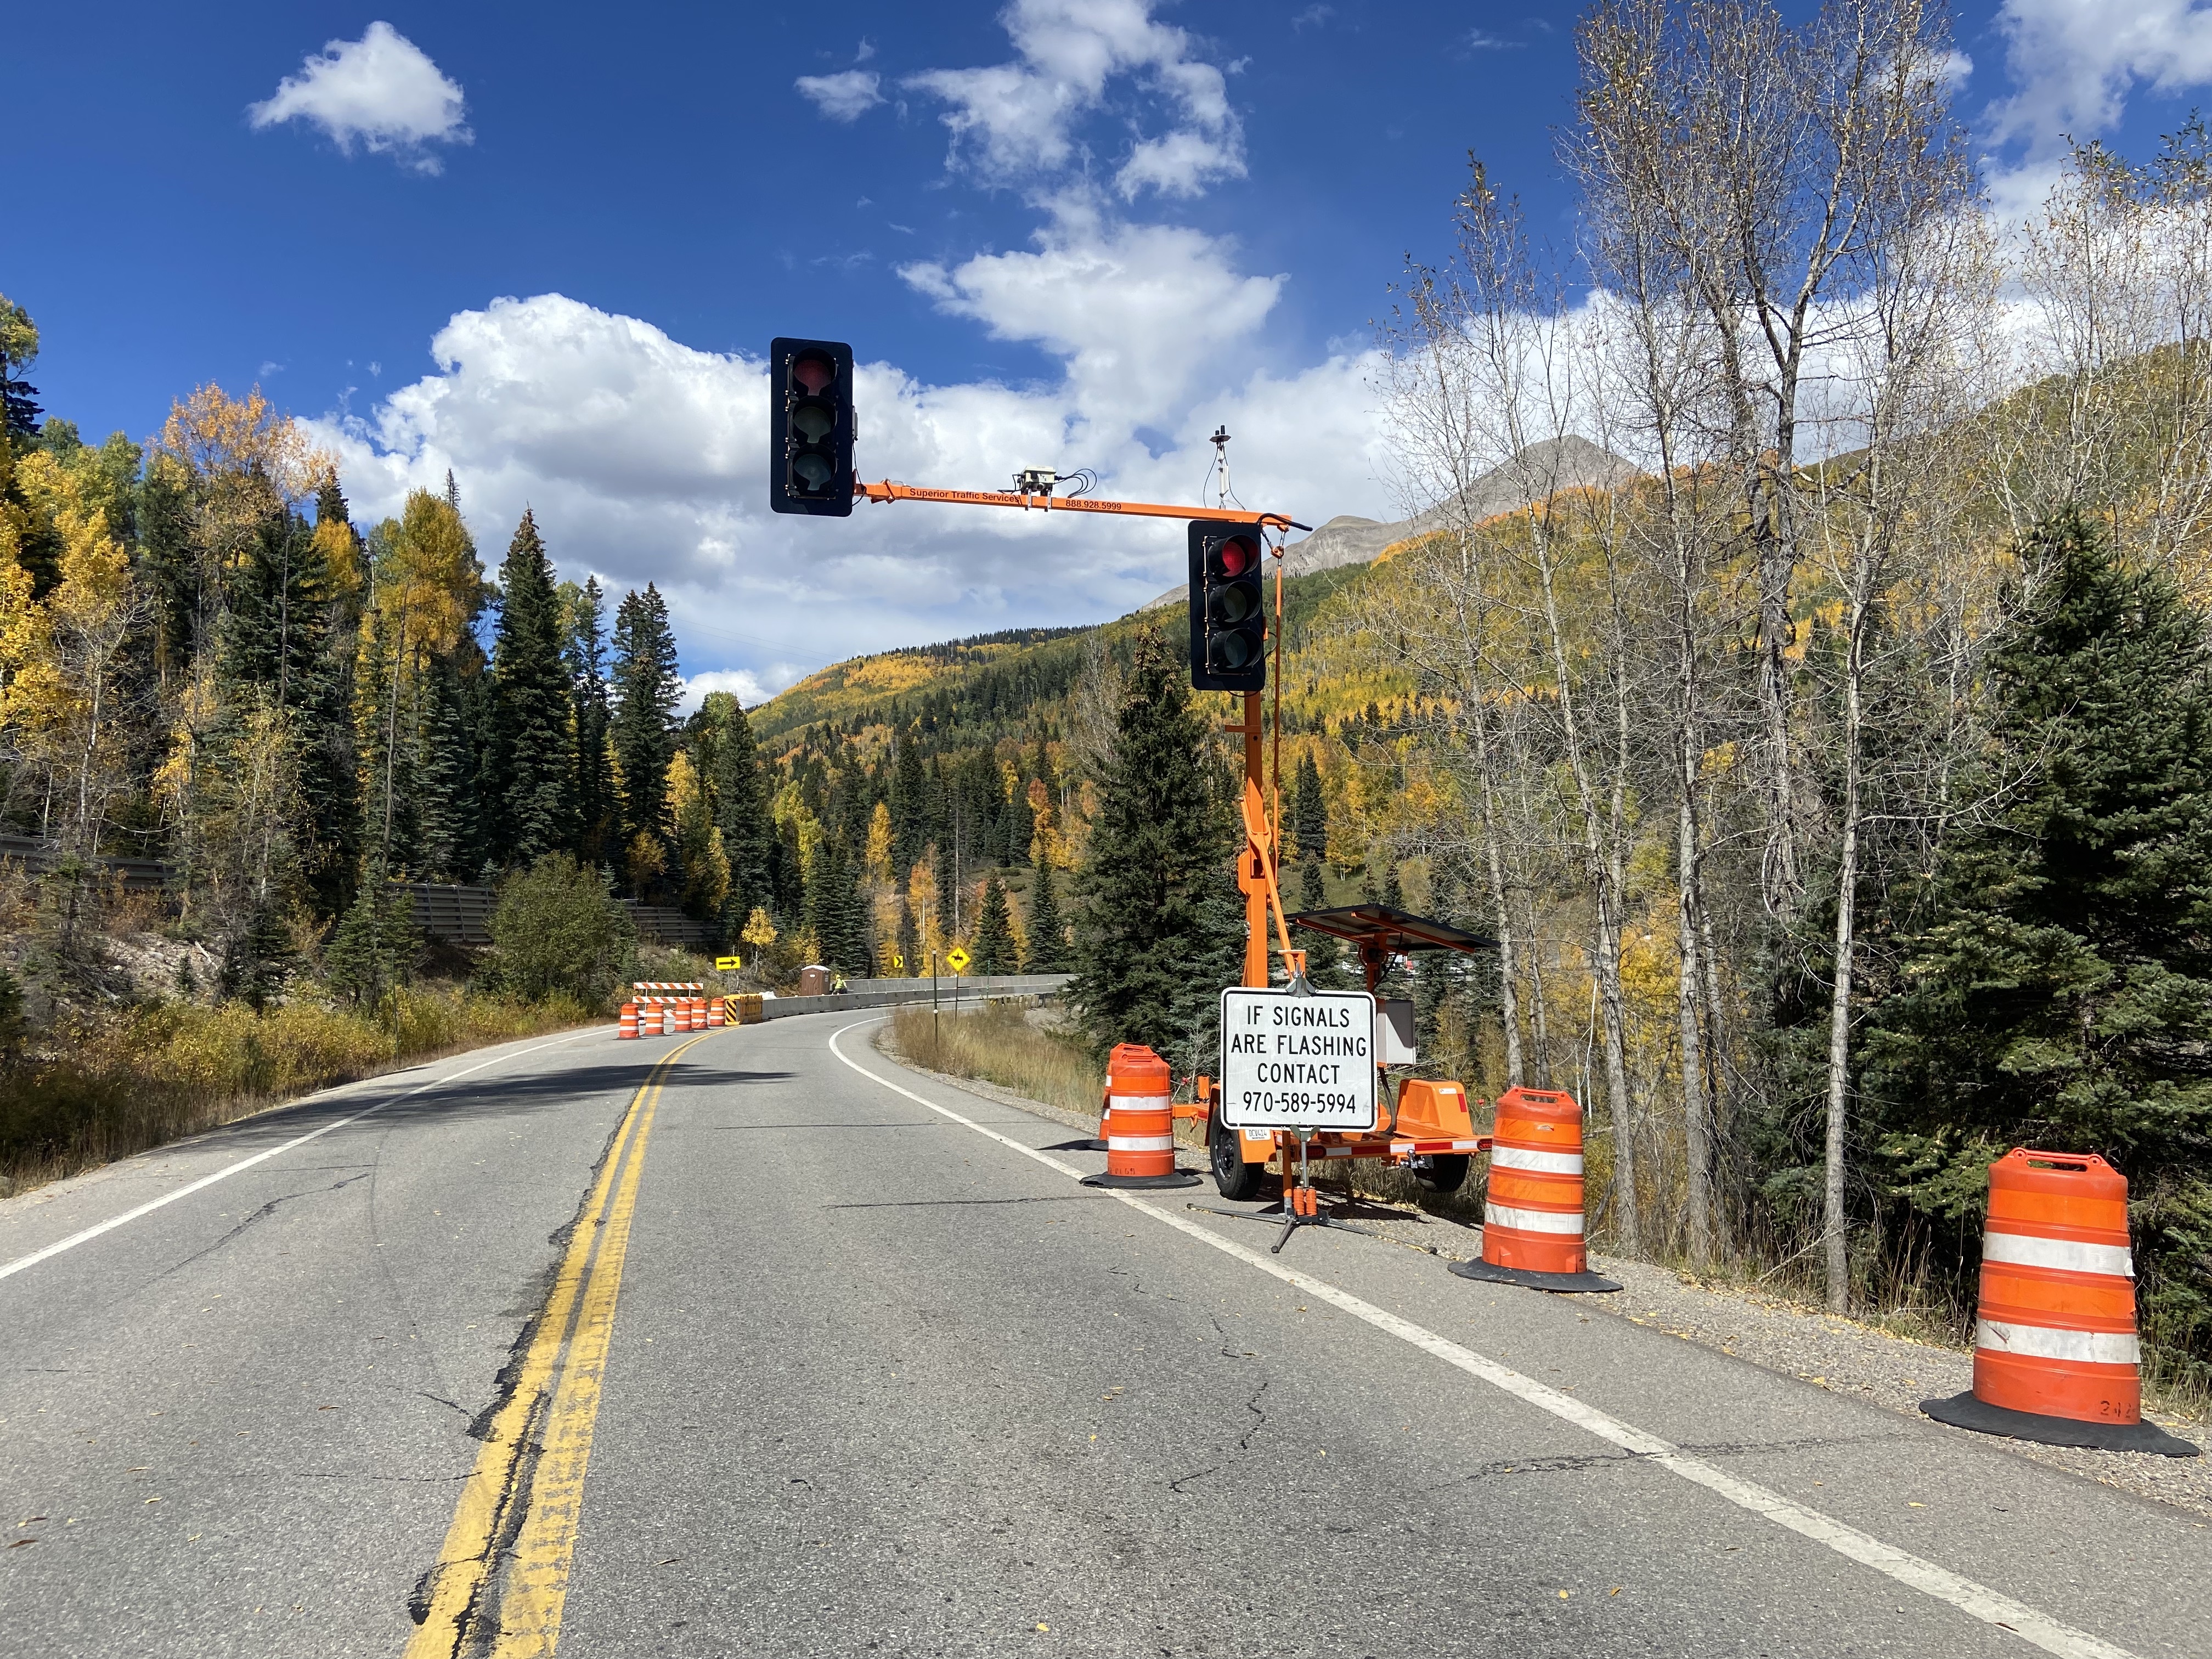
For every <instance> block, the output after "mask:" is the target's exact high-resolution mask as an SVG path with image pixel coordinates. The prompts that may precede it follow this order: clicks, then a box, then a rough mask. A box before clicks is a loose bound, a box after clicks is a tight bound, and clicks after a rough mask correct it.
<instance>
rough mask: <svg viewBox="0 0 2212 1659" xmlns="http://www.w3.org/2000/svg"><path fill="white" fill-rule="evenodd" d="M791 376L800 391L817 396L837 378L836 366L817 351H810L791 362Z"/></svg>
mask: <svg viewBox="0 0 2212 1659" xmlns="http://www.w3.org/2000/svg"><path fill="white" fill-rule="evenodd" d="M791 378H792V379H793V380H796V381H797V382H798V383H799V389H800V390H801V391H804V392H811V393H812V394H813V395H815V396H816V397H819V396H821V394H822V392H823V391H824V390H825V389H826V388H827V387H828V386H829V383H830V381H832V380H836V378H837V368H836V364H834V363H832V362H830V361H829V359H828V358H827V357H824V356H821V355H820V354H819V353H818V352H812V351H810V352H808V353H807V354H806V355H805V356H803V357H800V358H799V359H798V360H797V361H796V362H793V364H792V366H791Z"/></svg>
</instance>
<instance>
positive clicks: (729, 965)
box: [714, 957, 745, 974]
mask: <svg viewBox="0 0 2212 1659" xmlns="http://www.w3.org/2000/svg"><path fill="white" fill-rule="evenodd" d="M744 965H745V964H744V962H743V961H742V960H740V959H739V958H738V957H715V958H714V971H715V972H716V973H718V974H734V973H736V972H737V971H738V969H740V968H742V967H744Z"/></svg>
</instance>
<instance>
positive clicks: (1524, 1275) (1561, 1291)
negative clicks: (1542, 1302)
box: [1450, 1261, 1620, 1296]
mask: <svg viewBox="0 0 2212 1659" xmlns="http://www.w3.org/2000/svg"><path fill="white" fill-rule="evenodd" d="M1450 1265H1451V1271H1452V1272H1454V1273H1457V1274H1458V1275H1459V1276H1460V1277H1461V1278H1462V1279H1480V1280H1482V1281H1483V1282H1484V1283H1485V1284H1487V1285H1520V1286H1521V1287H1522V1289H1523V1290H1529V1291H1551V1292H1552V1293H1553V1295H1555V1296H1583V1295H1593V1294H1595V1293H1597V1292H1599V1291H1617V1290H1619V1289H1620V1285H1616V1284H1614V1283H1613V1281H1612V1280H1611V1279H1607V1278H1605V1277H1603V1276H1602V1275H1601V1274H1598V1273H1534V1272H1531V1271H1530V1270H1529V1269H1528V1268H1526V1267H1492V1266H1491V1265H1490V1263H1488V1262H1487V1261H1455V1262H1453V1263H1451V1264H1450Z"/></svg>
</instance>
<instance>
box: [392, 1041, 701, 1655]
mask: <svg viewBox="0 0 2212 1659" xmlns="http://www.w3.org/2000/svg"><path fill="white" fill-rule="evenodd" d="M703 1040H704V1039H703V1038H702V1037H694V1038H692V1039H691V1042H686V1043H684V1044H682V1045H680V1046H679V1047H678V1048H672V1049H671V1050H670V1051H669V1052H668V1053H667V1054H665V1055H663V1056H662V1057H661V1060H660V1063H659V1065H657V1066H654V1067H653V1070H652V1071H651V1072H649V1073H647V1074H646V1079H645V1081H644V1082H643V1083H642V1084H641V1085H638V1091H637V1094H636V1096H635V1097H634V1098H633V1099H632V1100H631V1101H630V1103H629V1111H628V1113H626V1114H625V1115H624V1116H623V1121H622V1127H621V1128H620V1129H619V1130H618V1131H617V1133H616V1135H615V1144H614V1150H613V1151H612V1152H611V1153H610V1154H609V1156H608V1158H607V1161H606V1164H605V1168H603V1169H602V1170H600V1171H599V1179H598V1180H597V1181H596V1182H593V1183H592V1191H591V1195H590V1196H589V1197H588V1198H586V1200H585V1201H584V1208H583V1212H582V1214H580V1216H579V1217H578V1218H577V1220H576V1228H575V1231H574V1233H573V1234H571V1235H570V1237H569V1239H568V1248H567V1249H565V1250H564V1251H562V1256H561V1265H560V1268H559V1270H558V1272H557V1273H556V1274H555V1276H554V1279H553V1288H552V1291H550V1293H549V1294H548V1295H547V1297H546V1298H545V1306H544V1309H543V1310H541V1311H540V1313H539V1314H538V1322H537V1326H536V1328H535V1329H534V1331H533V1332H532V1335H531V1339H530V1343H529V1346H527V1348H526V1349H525V1351H524V1352H523V1357H522V1365H521V1369H520V1372H519V1374H518V1375H517V1376H516V1378H515V1383H514V1389H513V1392H512V1393H511V1394H509V1395H507V1399H506V1400H505V1401H503V1402H502V1403H501V1406H500V1407H499V1409H498V1411H496V1412H495V1413H493V1416H492V1420H491V1426H490V1429H489V1431H488V1432H487V1433H486V1435H485V1436H484V1444H483V1450H482V1451H481V1452H479V1453H478V1454H477V1461H476V1467H475V1468H473V1469H471V1471H470V1472H469V1477H468V1480H467V1481H466V1482H465V1484H464V1485H463V1486H462V1488H461V1498H460V1502H459V1504H458V1505H457V1506H456V1507H455V1509H454V1511H453V1525H452V1527H451V1528H448V1529H447V1533H446V1543H445V1547H444V1548H443V1549H441V1551H439V1553H438V1564H437V1565H435V1566H434V1567H433V1568H431V1569H430V1572H429V1576H428V1578H427V1580H426V1581H425V1589H426V1590H427V1601H428V1612H427V1614H426V1616H425V1617H424V1619H423V1620H422V1624H421V1626H419V1627H418V1628H417V1629H416V1632H415V1635H414V1637H413V1638H412V1639H411V1640H410V1641H409V1643H408V1644H407V1649H406V1656H405V1659H454V1656H456V1655H459V1654H463V1653H467V1654H473V1655H487V1656H490V1659H526V1656H533V1655H535V1656H544V1655H550V1654H551V1653H552V1651H553V1647H554V1644H555V1643H556V1642H557V1641H558V1640H559V1639H560V1636H561V1612H562V1607H563V1605H564V1604H565V1603H566V1601H567V1600H568V1568H569V1563H570V1561H571V1559H573V1557H574V1554H575V1548H576V1527H577V1523H578V1522H579V1521H580V1519H581V1517H582V1514H583V1499H584V1469H585V1466H586V1464H587V1463H588V1462H590V1461H591V1455H592V1425H593V1424H594V1423H595V1422H596V1421H597V1420H598V1418H599V1389H600V1384H601V1383H602V1381H603V1380H604V1378H605V1374H606V1364H607V1346H608V1343H609V1341H610V1340H611V1338H612V1336H613V1334H614V1322H615V1298H616V1297H617V1295H619V1294H620V1292H621V1291H622V1274H623V1257H624V1256H625V1255H628V1253H629V1224H630V1218H631V1217H632V1215H634V1214H635V1212H636V1208H637V1188H638V1180H639V1177H640V1176H641V1174H642V1173H643V1172H644V1169H645V1146H646V1140H647V1137H648V1136H649V1135H651V1134H652V1133H653V1111H654V1109H656V1108H657V1107H658V1106H659V1103H660V1091H661V1087H662V1085H664V1084H665V1083H666V1081H667V1080H668V1073H669V1072H670V1070H671V1068H672V1067H673V1066H675V1064H676V1062H677V1061H678V1060H680V1059H681V1058H682V1057H683V1056H684V1052H685V1050H687V1049H689V1048H691V1047H692V1045H693V1044H694V1043H696V1042H702V1041H703Z"/></svg>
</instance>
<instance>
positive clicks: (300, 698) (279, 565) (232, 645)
mask: <svg viewBox="0 0 2212 1659" xmlns="http://www.w3.org/2000/svg"><path fill="white" fill-rule="evenodd" d="M230 586H231V601H230V608H229V610H228V611H227V612H226V613H225V614H224V615H223V617H222V622H221V626H220V637H221V654H220V684H221V685H222V690H223V695H224V700H225V702H236V701H237V700H238V699H239V697H240V696H241V694H243V693H244V692H246V690H247V689H248V688H259V690H261V691H262V692H263V693H264V695H265V697H266V700H267V702H269V703H270V706H272V707H274V708H276V709H277V710H278V711H279V712H280V713H282V714H284V715H285V716H286V717H287V718H286V727H287V729H288V730H289V732H290V733H291V736H292V739H293V742H294V743H295V746H296V748H297V751H298V764H299V821H298V823H296V825H295V830H296V835H295V841H296V843H297V846H298V850H299V854H300V867H301V876H302V877H303V878H305V880H306V883H307V891H308V896H309V898H310V899H311V901H312V908H313V911H314V913H315V914H316V915H318V916H320V917H325V918H327V917H331V916H335V915H337V914H338V913H339V912H340V911H341V910H343V908H345V905H346V903H347V902H348V901H349V897H350V895H351V890H352V884H353V875H354V867H355V863H356V859H357V857H358V854H359V851H360V836H361V793H360V785H359V780H358V778H357V777H356V761H355V755H354V743H353V720H352V712H351V709H350V708H349V702H350V694H349V675H348V673H347V664H346V662H345V661H344V660H343V658H342V657H341V656H340V655H339V654H338V653H339V651H340V649H341V648H342V647H343V644H344V643H345V642H344V641H343V640H342V639H341V638H340V637H339V636H338V635H337V634H336V632H335V630H334V629H333V627H332V622H333V614H332V606H333V598H332V594H331V579H330V568H329V563H328V561H327V559H326V557H325V553H324V550H323V544H322V543H321V542H320V540H319V539H318V538H317V537H316V536H315V534H314V533H313V530H312V529H311V528H310V527H309V526H307V523H306V521H305V520H301V518H300V517H298V515H296V514H295V513H290V512H287V511H285V510H283V509H282V508H279V509H278V510H277V511H276V512H273V513H268V514H266V515H264V517H263V519H262V520H261V521H260V523H259V524H258V526H256V527H255V532H254V536H253V540H252V544H251V546H250V548H249V550H248V551H247V553H246V557H245V558H244V559H243V560H241V561H240V564H239V567H238V568H237V569H236V570H235V571H234V573H233V574H232V578H231V584H230Z"/></svg>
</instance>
